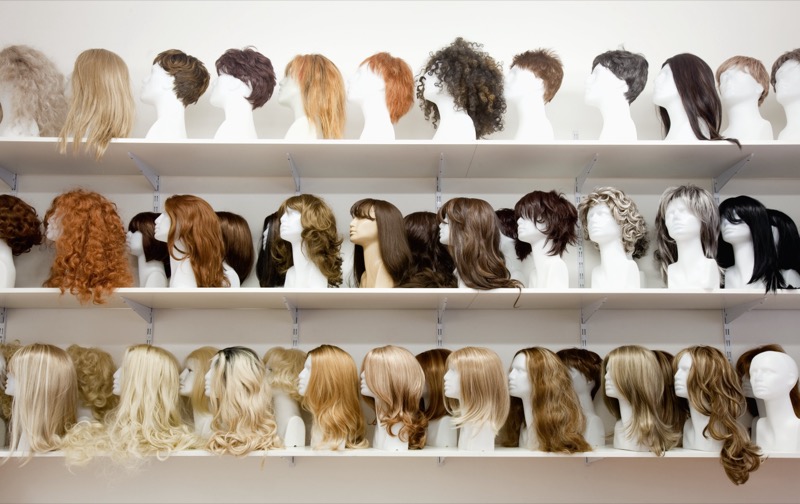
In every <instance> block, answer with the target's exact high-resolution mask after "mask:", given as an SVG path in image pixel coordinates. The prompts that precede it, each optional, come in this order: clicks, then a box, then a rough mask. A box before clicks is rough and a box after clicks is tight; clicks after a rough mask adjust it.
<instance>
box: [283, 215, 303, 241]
mask: <svg viewBox="0 0 800 504" xmlns="http://www.w3.org/2000/svg"><path fill="white" fill-rule="evenodd" d="M302 232H303V225H302V224H301V223H300V212H299V211H298V210H295V209H294V208H287V209H286V212H284V214H283V215H281V227H280V235H281V238H283V239H284V240H286V241H288V242H296V241H300V238H301V234H302Z"/></svg>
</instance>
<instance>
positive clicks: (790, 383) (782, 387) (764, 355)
mask: <svg viewBox="0 0 800 504" xmlns="http://www.w3.org/2000/svg"><path fill="white" fill-rule="evenodd" d="M797 378H798V370H797V363H796V362H795V361H794V359H792V358H791V357H789V355H788V354H786V353H784V352H772V351H766V352H761V353H759V354H758V355H756V356H755V357H753V360H752V362H751V363H750V384H751V385H752V387H753V395H754V396H755V397H757V398H758V399H764V400H765V401H771V400H776V399H778V400H782V399H785V398H786V396H788V395H789V394H790V393H791V392H792V391H793V390H795V389H796V388H797ZM12 419H13V415H12Z"/></svg>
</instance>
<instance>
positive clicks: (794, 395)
mask: <svg viewBox="0 0 800 504" xmlns="http://www.w3.org/2000/svg"><path fill="white" fill-rule="evenodd" d="M764 352H783V353H786V350H784V349H783V347H782V346H780V345H778V344H775V343H770V344H767V345H761V346H757V347H755V348H751V349H749V350H747V351H746V352H744V353H743V354H742V355H740V356H739V358H738V359H737V360H736V374H737V375H739V381H740V382H742V381H744V379H745V378H747V379H748V380H749V379H750V363H752V362H753V357H755V356H756V355H758V354H760V353H764ZM789 398H790V399H791V400H792V408H793V409H794V414H795V415H796V416H797V417H798V418H800V380H798V382H797V384H796V385H795V386H794V388H792V390H791V391H790V392H789ZM748 409H749V410H750V413H751V414H752V415H753V416H754V417H757V416H758V409H757V408H756V405H755V400H753V402H752V403H751V402H750V399H749V398H748Z"/></svg>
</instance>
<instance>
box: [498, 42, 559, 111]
mask: <svg viewBox="0 0 800 504" xmlns="http://www.w3.org/2000/svg"><path fill="white" fill-rule="evenodd" d="M515 66H518V67H520V68H523V69H525V70H528V71H529V72H531V73H533V75H535V76H536V77H538V78H540V79H542V82H543V83H544V96H543V98H544V102H545V103H550V101H551V100H552V99H553V97H555V95H556V93H557V92H558V90H559V88H561V81H562V80H564V66H563V65H562V64H561V59H560V58H559V57H558V55H557V54H556V53H555V51H551V50H549V49H536V50H534V51H525V52H523V53H519V54H517V55H516V56H514V59H513V60H511V67H510V68H514V67H515Z"/></svg>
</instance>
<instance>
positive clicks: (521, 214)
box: [514, 191, 578, 259]
mask: <svg viewBox="0 0 800 504" xmlns="http://www.w3.org/2000/svg"><path fill="white" fill-rule="evenodd" d="M514 217H516V220H517V236H518V238H519V240H520V241H523V242H527V243H535V242H537V241H539V236H542V237H543V238H544V239H545V240H547V242H548V243H549V244H550V247H549V248H548V250H547V255H551V256H555V255H557V256H559V257H561V256H562V255H563V254H564V251H565V250H567V245H575V243H577V240H578V233H577V229H576V225H577V224H578V211H577V210H576V209H575V205H573V204H572V203H571V202H570V201H569V200H568V199H567V198H565V197H564V195H563V194H559V193H557V192H556V191H549V192H544V191H533V192H531V193H528V194H526V195H525V196H523V197H522V198H521V199H520V200H519V201H517V204H516V205H514ZM523 221H527V222H523ZM517 251H518V252H519V248H518V249H517ZM526 256H527V254H525V255H520V259H525V257H526Z"/></svg>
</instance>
